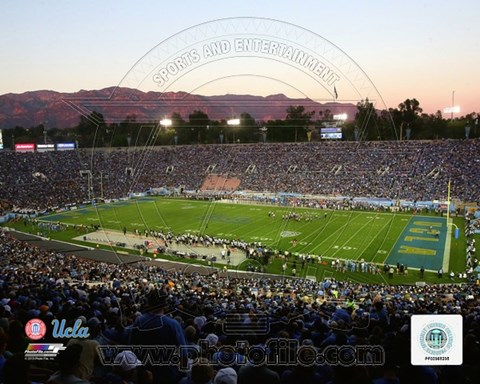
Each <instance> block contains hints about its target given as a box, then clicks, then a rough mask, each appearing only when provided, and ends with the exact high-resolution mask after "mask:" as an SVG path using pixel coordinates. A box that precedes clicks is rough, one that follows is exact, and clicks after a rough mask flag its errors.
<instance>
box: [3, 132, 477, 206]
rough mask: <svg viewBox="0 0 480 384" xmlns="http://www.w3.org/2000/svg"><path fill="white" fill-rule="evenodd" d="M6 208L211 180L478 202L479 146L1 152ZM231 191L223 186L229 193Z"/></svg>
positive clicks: (271, 188)
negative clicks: (219, 177)
mask: <svg viewBox="0 0 480 384" xmlns="http://www.w3.org/2000/svg"><path fill="white" fill-rule="evenodd" d="M0 162H1V164H2V166H1V167H0V196H1V200H2V201H1V202H0V210H4V211H6V210H7V209H11V208H15V209H17V210H20V209H31V210H43V209H45V208H55V207H58V206H65V205H66V204H73V203H77V204H78V203H81V202H85V201H88V200H89V199H92V198H97V199H99V198H104V199H112V198H120V197H125V196H127V195H128V194H129V193H133V192H144V191H146V190H148V189H150V188H162V187H166V188H169V189H170V190H171V189H172V188H185V189H187V190H199V189H200V188H201V186H202V183H203V181H204V180H205V177H206V176H207V175H208V174H220V175H224V176H227V177H229V178H233V177H236V178H238V179H239V180H240V181H241V184H240V186H239V189H241V190H251V191H258V192H287V193H300V194H314V195H335V196H348V197H376V198H389V199H408V200H416V201H431V200H434V199H437V200H445V199H446V198H447V184H448V182H449V181H451V196H452V197H453V198H458V199H460V200H462V201H471V202H475V201H476V200H477V198H478V196H477V195H476V191H477V190H478V186H479V185H478V184H479V182H480V177H479V176H480V175H479V173H478V172H479V171H478V169H480V168H479V167H478V163H479V162H480V141H479V140H442V141H402V142H396V141H388V142H361V143H356V142H315V143H290V144H284V143H271V144H270V143H269V144H239V145H197V146H169V147H148V148H137V147H131V148H129V149H108V148H107V149H102V148H100V149H93V150H92V149H90V150H74V151H63V152H44V153H14V152H10V151H3V152H1V153H0ZM221 189H222V186H218V190H221Z"/></svg>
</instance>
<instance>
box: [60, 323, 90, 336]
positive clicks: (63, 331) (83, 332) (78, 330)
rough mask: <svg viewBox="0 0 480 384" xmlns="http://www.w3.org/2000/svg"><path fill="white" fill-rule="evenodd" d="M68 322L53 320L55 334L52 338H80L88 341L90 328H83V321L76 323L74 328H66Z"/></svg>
mask: <svg viewBox="0 0 480 384" xmlns="http://www.w3.org/2000/svg"><path fill="white" fill-rule="evenodd" d="M66 323H67V321H66V320H65V319H63V320H61V321H59V320H57V319H55V320H52V325H53V333H52V336H53V337H55V338H60V339H63V338H80V339H86V338H87V337H89V336H90V333H89V332H88V327H82V320H80V319H78V320H77V321H75V324H74V325H73V327H66Z"/></svg>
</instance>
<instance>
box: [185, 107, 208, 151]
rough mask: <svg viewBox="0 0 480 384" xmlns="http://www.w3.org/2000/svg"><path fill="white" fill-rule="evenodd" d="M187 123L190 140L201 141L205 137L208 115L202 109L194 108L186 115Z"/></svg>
mask: <svg viewBox="0 0 480 384" xmlns="http://www.w3.org/2000/svg"><path fill="white" fill-rule="evenodd" d="M188 123H189V126H190V142H195V141H197V142H198V143H201V142H202V140H203V139H204V138H205V132H206V130H207V125H209V124H210V119H209V118H208V115H207V114H206V113H205V112H203V111H199V110H195V111H193V112H192V113H191V114H190V115H188Z"/></svg>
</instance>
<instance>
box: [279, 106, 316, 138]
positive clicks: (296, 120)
mask: <svg viewBox="0 0 480 384" xmlns="http://www.w3.org/2000/svg"><path fill="white" fill-rule="evenodd" d="M314 114H315V111H311V112H306V111H305V107H304V106H303V105H298V106H296V107H295V106H290V107H288V108H287V117H286V118H285V124H286V126H287V127H293V128H294V137H293V141H298V140H299V139H301V141H306V139H307V127H308V126H309V125H310V121H311V119H312V117H313V115H314ZM289 141H290V140H289Z"/></svg>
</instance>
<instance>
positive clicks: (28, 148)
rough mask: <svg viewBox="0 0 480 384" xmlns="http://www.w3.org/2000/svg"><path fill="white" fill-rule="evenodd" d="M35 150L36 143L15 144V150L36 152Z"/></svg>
mask: <svg viewBox="0 0 480 384" xmlns="http://www.w3.org/2000/svg"><path fill="white" fill-rule="evenodd" d="M34 151H35V144H33V143H27V144H15V152H34Z"/></svg>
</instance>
